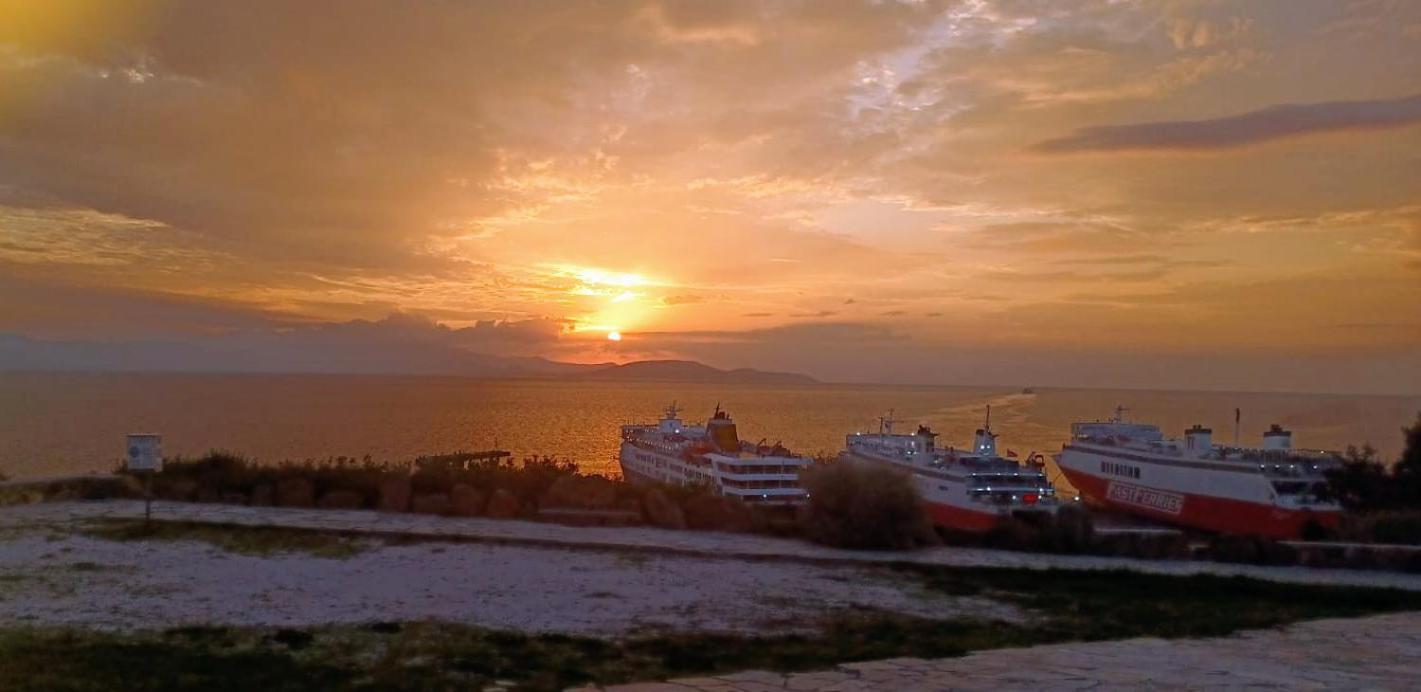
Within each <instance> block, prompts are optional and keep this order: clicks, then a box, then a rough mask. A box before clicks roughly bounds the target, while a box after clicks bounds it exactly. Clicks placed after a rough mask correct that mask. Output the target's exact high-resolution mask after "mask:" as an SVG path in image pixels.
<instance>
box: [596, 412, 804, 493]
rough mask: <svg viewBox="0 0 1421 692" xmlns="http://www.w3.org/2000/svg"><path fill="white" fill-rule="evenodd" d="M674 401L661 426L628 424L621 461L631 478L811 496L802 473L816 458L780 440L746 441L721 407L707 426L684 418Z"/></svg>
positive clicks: (718, 489)
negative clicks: (802, 481)
mask: <svg viewBox="0 0 1421 692" xmlns="http://www.w3.org/2000/svg"><path fill="white" fill-rule="evenodd" d="M678 414H679V411H678V409H677V408H676V405H675V404H674V403H673V404H671V406H669V407H667V409H666V412H665V414H664V415H663V416H662V418H661V420H660V421H658V422H656V423H655V424H647V425H624V426H622V448H621V452H620V454H619V460H620V461H621V466H622V475H623V476H624V477H625V478H626V479H627V480H629V481H632V482H641V483H669V484H672V485H701V486H705V487H708V488H711V489H713V490H715V491H716V492H717V493H719V494H721V495H726V496H728V497H735V498H739V499H741V500H744V501H746V502H754V503H761V504H799V503H802V502H803V501H804V500H805V497H806V495H805V492H804V489H803V488H802V487H801V486H800V483H799V472H800V470H802V469H804V468H805V467H806V466H808V465H809V464H810V463H811V462H810V460H808V459H805V458H804V457H801V456H799V455H797V454H792V453H791V452H790V451H789V450H787V449H785V448H784V447H782V446H780V445H779V444H774V445H765V444H763V442H762V443H760V444H751V443H749V442H742V441H741V440H740V437H739V434H738V433H737V432H736V428H735V422H734V421H732V420H731V419H730V416H729V415H728V414H727V413H726V412H724V411H722V410H720V407H718V406H717V407H716V410H715V413H714V415H712V416H711V418H710V420H708V421H706V422H705V424H703V425H691V424H687V423H686V422H684V421H682V420H681V419H680V417H679V416H678Z"/></svg>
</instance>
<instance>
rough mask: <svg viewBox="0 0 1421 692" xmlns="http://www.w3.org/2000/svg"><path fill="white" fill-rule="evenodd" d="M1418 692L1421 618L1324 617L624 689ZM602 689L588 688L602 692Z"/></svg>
mask: <svg viewBox="0 0 1421 692" xmlns="http://www.w3.org/2000/svg"><path fill="white" fill-rule="evenodd" d="M1245 687H1247V688H1255V689H1256V688H1273V689H1289V690H1358V689H1371V690H1414V689H1417V688H1418V687H1421V613H1402V614H1397V615H1383V616H1378V617H1371V618H1361V619H1356V620H1317V621H1313V622H1307V623H1302V624H1298V625H1294V626H1291V627H1288V628H1286V629H1282V630H1259V631H1251V632H1245V633H1242V634H1239V635H1234V636H1231V637H1222V638H1218V639H1192V640H1172V641H1165V640H1162V639H1130V640H1126V641H1115V642H1093V643H1086V644H1056V645H1051V646H1038V647H1032V648H1028V649H998V650H995V651H984V652H981V653H975V654H971V655H969V656H963V657H961V658H944V659H934V660H924V659H916V658H900V659H892V660H887V661H872V662H867V663H850V664H845V665H841V666H838V667H836V668H834V669H833V670H828V671H820V672H813V673H793V674H789V675H785V674H781V673H768V672H763V671H755V672H746V673H737V674H734V675H724V676H718V677H705V678H686V679H681V680H673V681H670V682H663V683H641V684H635V685H622V686H618V687H612V688H610V689H611V690H615V691H617V692H692V691H693V690H702V691H704V692H730V691H743V692H764V691H766V690H796V691H803V692H811V691H822V692H855V691H870V690H884V691H886V692H913V691H916V690H988V689H991V690H1033V691H1036V690H1082V689H1239V688H1245ZM595 689H597V688H585V690H595Z"/></svg>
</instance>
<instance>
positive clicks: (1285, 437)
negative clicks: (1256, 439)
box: [1263, 423, 1293, 450]
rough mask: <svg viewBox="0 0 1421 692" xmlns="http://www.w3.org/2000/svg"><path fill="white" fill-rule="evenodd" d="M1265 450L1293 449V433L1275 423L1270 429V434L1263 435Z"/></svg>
mask: <svg viewBox="0 0 1421 692" xmlns="http://www.w3.org/2000/svg"><path fill="white" fill-rule="evenodd" d="M1263 448H1264V449H1276V450H1286V449H1292V448H1293V433H1291V432H1289V431H1287V430H1284V429H1283V426H1281V425H1278V424H1277V423H1274V424H1273V425H1272V426H1270V427H1269V428H1268V432H1265V433H1263Z"/></svg>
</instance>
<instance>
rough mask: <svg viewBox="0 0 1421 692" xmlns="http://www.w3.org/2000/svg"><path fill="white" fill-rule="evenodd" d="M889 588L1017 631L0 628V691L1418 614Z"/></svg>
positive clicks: (894, 623)
mask: <svg viewBox="0 0 1421 692" xmlns="http://www.w3.org/2000/svg"><path fill="white" fill-rule="evenodd" d="M894 569H895V570H896V572H897V574H896V577H897V578H901V579H905V580H916V581H917V582H919V583H920V584H921V585H922V586H921V588H923V589H926V590H929V591H933V592H938V593H945V594H952V595H980V596H984V597H990V598H995V599H999V600H1003V601H1006V602H1009V603H1013V604H1016V605H1017V606H1019V607H1021V608H1023V609H1025V610H1026V611H1027V612H1028V614H1029V615H1030V617H1029V618H1028V620H1027V621H1026V622H1024V623H1005V622H984V621H967V620H958V621H938V620H925V619H919V618H911V617H904V616H896V615H887V614H883V613H875V612H857V613H840V614H838V615H836V616H834V617H831V618H829V619H827V620H825V621H824V622H823V623H821V627H820V628H819V629H818V630H817V631H816V632H815V633H813V634H788V635H776V636H762V637H757V636H746V635H728V634H672V635H666V634H661V635H638V636H630V637H626V638H622V639H619V640H603V639H596V638H589V637H577V636H565V635H556V634H548V635H525V634H520V633H516V632H506V631H495V630H488V629H483V628H478V627H470V626H466V625H458V624H451V623H440V622H416V623H372V624H369V625H364V626H328V627H313V628H300V629H270V628H266V629H263V628H225V627H196V628H191V627H190V628H181V629H172V630H166V631H161V632H138V633H128V634H120V633H102V632H88V631H75V630H57V629H10V630H0V689H4V690H52V689H60V690H124V689H143V690H169V689H173V690H176V689H191V688H201V689H210V690H228V689H232V690H237V689H243V690H245V689H264V690H296V689H324V688H332V687H336V688H348V689H382V690H383V689H395V690H399V689H420V690H423V689H450V688H469V689H480V688H482V687H483V686H485V685H488V684H490V683H492V682H493V681H495V680H509V681H512V682H513V683H514V686H515V687H516V688H518V689H525V690H553V689H561V688H564V687H567V686H570V685H577V684H584V683H588V682H597V683H604V684H611V683H619V682H630V681H635V680H651V679H664V678H670V677H679V676H691V675H702V674H713V673H725V672H731V671H738V670H747V669H766V670H780V671H792V670H814V669H820V668H827V667H830V666H833V665H834V664H837V663H842V662H846V661H857V660H871V659H879V658H891V657H897V656H919V657H934V658H935V657H945V656H956V655H962V654H965V653H967V652H970V651H980V650H985V649H994V648H1000V647H1009V646H1030V645H1034V644H1045V643H1053V642H1063V641H1082V640H1103V639H1120V638H1128V637H1135V636H1144V635H1149V636H1160V637H1200V636H1220V635H1225V634H1228V633H1231V632H1234V631H1237V630H1240V629H1246V628H1260V627H1272V626H1278V625H1283V624H1287V623H1291V622H1296V621H1299V620H1305V619H1310V618H1318V617H1339V616H1358V615H1366V614H1372V613H1383V612H1393V611H1401V610H1421V594H1415V593H1409V592H1401V591H1394V590H1386V589H1364V588H1352V587H1321V586H1302V585H1287V584H1274V583H1266V582H1260V581H1256V580H1251V579H1246V578H1242V577H1230V578H1225V577H1211V576H1191V577H1173V576H1161V575H1144V574H1137V573H1130V572H1095V571H1064V570H1052V571H1034V570H1022V569H951V568H930V567H921V566H897V567H895V568H894Z"/></svg>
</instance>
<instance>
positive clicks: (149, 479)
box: [143, 471, 153, 531]
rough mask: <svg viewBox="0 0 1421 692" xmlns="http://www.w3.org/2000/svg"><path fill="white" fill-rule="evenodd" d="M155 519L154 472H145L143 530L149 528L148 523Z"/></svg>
mask: <svg viewBox="0 0 1421 692" xmlns="http://www.w3.org/2000/svg"><path fill="white" fill-rule="evenodd" d="M152 520H153V472H152V471H145V472H144V473H143V530H144V531H147V530H148V528H149V527H148V525H149V524H150V523H152Z"/></svg>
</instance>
